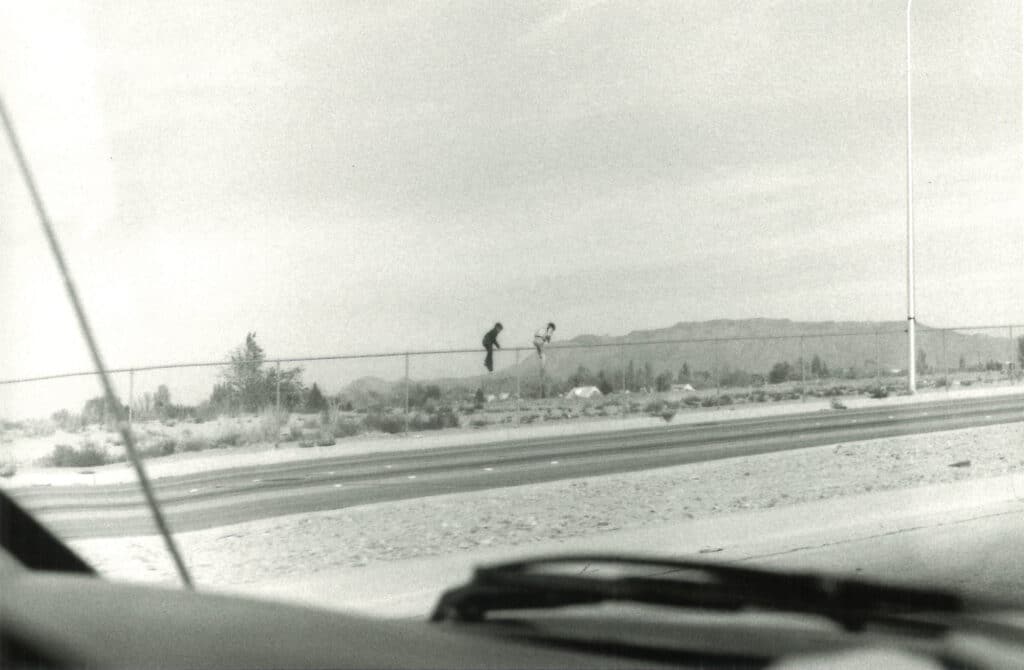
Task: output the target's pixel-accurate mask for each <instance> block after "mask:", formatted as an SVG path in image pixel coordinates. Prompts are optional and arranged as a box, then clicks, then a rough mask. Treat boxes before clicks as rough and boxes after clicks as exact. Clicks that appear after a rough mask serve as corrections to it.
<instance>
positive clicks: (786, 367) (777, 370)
mask: <svg viewBox="0 0 1024 670" xmlns="http://www.w3.org/2000/svg"><path fill="white" fill-rule="evenodd" d="M792 374H793V366H792V365H790V364H789V362H788V361H782V362H780V363H776V364H775V365H773V366H772V369H771V371H769V372H768V383H769V384H780V383H782V382H784V381H786V380H787V379H789V377H790V376H791V375H792Z"/></svg>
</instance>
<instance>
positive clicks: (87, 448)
mask: <svg viewBox="0 0 1024 670" xmlns="http://www.w3.org/2000/svg"><path fill="white" fill-rule="evenodd" d="M50 460H51V461H52V463H53V465H54V466H56V467H58V468H89V467H96V466H99V465H106V464H107V463H110V462H112V459H111V458H110V454H109V453H107V450H106V448H105V447H102V446H100V445H98V444H96V443H95V442H92V441H90V440H86V441H85V442H82V443H81V444H80V445H79V446H78V447H77V448H76V447H72V446H71V445H69V444H58V445H56V446H55V447H54V448H53V451H52V452H51V453H50Z"/></svg>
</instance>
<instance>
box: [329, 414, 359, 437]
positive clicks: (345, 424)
mask: <svg viewBox="0 0 1024 670" xmlns="http://www.w3.org/2000/svg"><path fill="white" fill-rule="evenodd" d="M330 430H331V434H332V435H334V437H352V436H353V435H358V434H359V433H361V432H363V430H364V428H363V422H362V421H361V420H359V419H346V418H345V417H343V416H338V417H335V418H334V420H333V421H332V422H331V423H330Z"/></svg>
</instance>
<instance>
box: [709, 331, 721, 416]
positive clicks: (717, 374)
mask: <svg viewBox="0 0 1024 670" xmlns="http://www.w3.org/2000/svg"><path fill="white" fill-rule="evenodd" d="M711 351H712V352H714V353H713V354H712V355H711V360H712V361H714V367H715V407H716V408H717V407H719V404H718V398H719V397H720V396H721V395H722V366H721V361H719V360H718V340H711Z"/></svg>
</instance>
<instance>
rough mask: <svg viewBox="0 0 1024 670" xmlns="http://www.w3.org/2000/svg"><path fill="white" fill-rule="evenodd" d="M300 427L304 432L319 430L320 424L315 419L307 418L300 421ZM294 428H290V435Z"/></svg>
mask: <svg viewBox="0 0 1024 670" xmlns="http://www.w3.org/2000/svg"><path fill="white" fill-rule="evenodd" d="M302 427H303V428H305V429H306V430H317V429H318V428H320V422H319V421H317V420H316V419H315V418H310V417H307V418H305V419H303V420H302ZM295 428H296V426H292V433H293V434H294V432H295Z"/></svg>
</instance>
